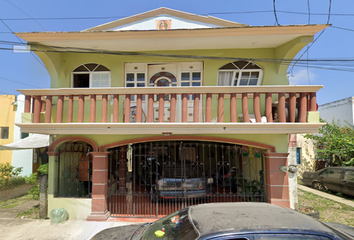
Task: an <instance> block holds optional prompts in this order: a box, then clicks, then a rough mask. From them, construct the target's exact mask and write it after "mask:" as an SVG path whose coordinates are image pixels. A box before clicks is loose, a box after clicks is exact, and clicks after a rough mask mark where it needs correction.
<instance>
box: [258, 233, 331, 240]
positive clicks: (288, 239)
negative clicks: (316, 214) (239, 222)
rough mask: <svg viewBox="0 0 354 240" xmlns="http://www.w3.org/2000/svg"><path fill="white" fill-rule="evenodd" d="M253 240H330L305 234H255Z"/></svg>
mask: <svg viewBox="0 0 354 240" xmlns="http://www.w3.org/2000/svg"><path fill="white" fill-rule="evenodd" d="M254 239H255V240H280V239H281V240H304V239H309V240H330V238H328V237H324V236H315V235H307V234H266V236H265V234H259V235H258V234H257V235H256V236H255V238H254Z"/></svg>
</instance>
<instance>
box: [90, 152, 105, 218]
mask: <svg viewBox="0 0 354 240" xmlns="http://www.w3.org/2000/svg"><path fill="white" fill-rule="evenodd" d="M108 154H109V152H91V155H92V208H91V215H89V216H88V217H87V221H106V220H107V219H108V217H109V216H110V213H109V211H108V205H107V193H108V189H107V188H108V183H107V181H108Z"/></svg>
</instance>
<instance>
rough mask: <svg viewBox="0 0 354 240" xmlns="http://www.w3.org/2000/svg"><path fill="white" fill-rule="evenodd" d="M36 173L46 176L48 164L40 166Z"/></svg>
mask: <svg viewBox="0 0 354 240" xmlns="http://www.w3.org/2000/svg"><path fill="white" fill-rule="evenodd" d="M37 171H38V172H39V173H41V174H48V163H46V164H42V165H40V166H39V168H38V170H37Z"/></svg>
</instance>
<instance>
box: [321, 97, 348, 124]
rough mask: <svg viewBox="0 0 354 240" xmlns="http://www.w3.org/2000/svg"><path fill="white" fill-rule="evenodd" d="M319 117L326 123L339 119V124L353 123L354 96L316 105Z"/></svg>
mask: <svg viewBox="0 0 354 240" xmlns="http://www.w3.org/2000/svg"><path fill="white" fill-rule="evenodd" d="M318 111H319V112H320V117H321V118H322V119H323V120H325V121H326V122H328V123H332V121H333V120H334V121H335V122H337V121H339V123H340V124H341V125H346V124H347V123H348V124H350V125H354V97H348V98H344V99H341V100H337V101H333V102H330V103H326V104H322V105H320V106H319V107H318Z"/></svg>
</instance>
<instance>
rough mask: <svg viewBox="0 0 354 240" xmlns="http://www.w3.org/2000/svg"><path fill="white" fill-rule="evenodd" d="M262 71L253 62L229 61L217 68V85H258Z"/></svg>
mask: <svg viewBox="0 0 354 240" xmlns="http://www.w3.org/2000/svg"><path fill="white" fill-rule="evenodd" d="M262 73H263V71H262V69H261V68H260V67H259V66H257V65H256V64H255V63H253V62H246V61H237V62H231V63H228V64H226V65H224V66H222V67H221V68H220V69H219V74H218V86H256V85H260V84H261V81H262Z"/></svg>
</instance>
